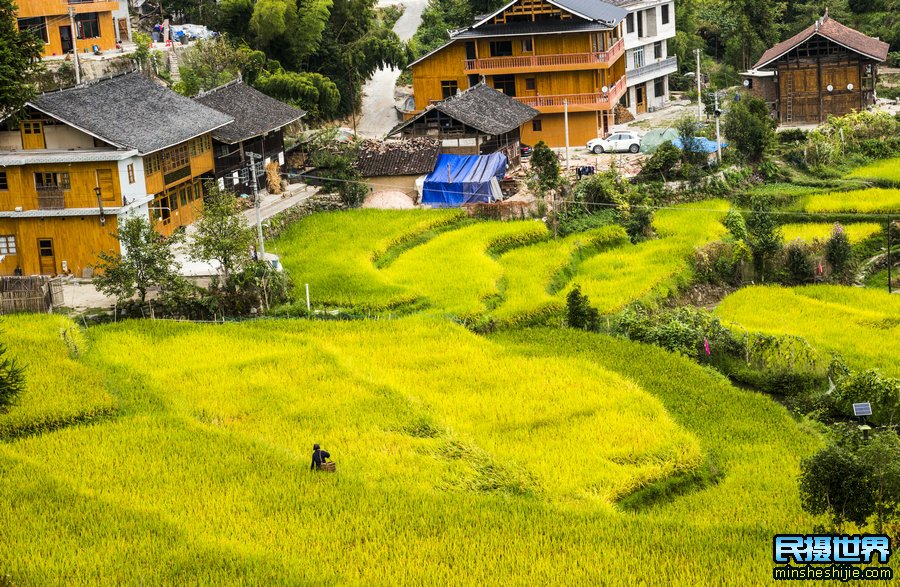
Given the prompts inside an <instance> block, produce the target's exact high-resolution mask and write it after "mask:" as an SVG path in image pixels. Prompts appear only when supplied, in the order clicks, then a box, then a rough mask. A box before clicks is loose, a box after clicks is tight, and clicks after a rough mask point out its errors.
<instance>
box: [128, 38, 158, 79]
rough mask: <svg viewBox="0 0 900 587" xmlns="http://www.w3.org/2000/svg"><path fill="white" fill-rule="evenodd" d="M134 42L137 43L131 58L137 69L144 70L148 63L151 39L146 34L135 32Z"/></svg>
mask: <svg viewBox="0 0 900 587" xmlns="http://www.w3.org/2000/svg"><path fill="white" fill-rule="evenodd" d="M134 44H135V45H137V49H135V50H134V53H132V54H131V60H132V61H134V64H135V65H136V66H137V68H138V70H139V71H144V70H145V69H146V68H147V66H149V65H150V47H152V46H153V39H151V38H150V35H148V34H145V33H139V32H135V33H134Z"/></svg>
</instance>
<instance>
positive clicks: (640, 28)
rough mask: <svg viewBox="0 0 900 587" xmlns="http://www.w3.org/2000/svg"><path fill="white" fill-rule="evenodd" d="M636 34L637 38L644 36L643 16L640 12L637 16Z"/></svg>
mask: <svg viewBox="0 0 900 587" xmlns="http://www.w3.org/2000/svg"><path fill="white" fill-rule="evenodd" d="M637 34H638V38H641V37H643V36H644V15H643V14H641V13H640V12H638V14H637Z"/></svg>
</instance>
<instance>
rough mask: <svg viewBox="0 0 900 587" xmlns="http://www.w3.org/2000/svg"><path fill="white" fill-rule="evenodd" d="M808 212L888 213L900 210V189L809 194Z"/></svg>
mask: <svg viewBox="0 0 900 587" xmlns="http://www.w3.org/2000/svg"><path fill="white" fill-rule="evenodd" d="M805 209H806V211H807V212H817V213H856V214H886V213H896V212H900V190H896V189H882V188H871V189H866V190H854V191H850V192H832V193H830V194H820V195H813V196H809V199H808V200H807V201H806V207H805Z"/></svg>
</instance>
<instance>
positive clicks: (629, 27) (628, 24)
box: [625, 12, 634, 33]
mask: <svg viewBox="0 0 900 587" xmlns="http://www.w3.org/2000/svg"><path fill="white" fill-rule="evenodd" d="M625 32H627V33H633V32H634V13H633V12H631V13H629V14H628V16H626V17H625Z"/></svg>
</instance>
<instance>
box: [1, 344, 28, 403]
mask: <svg viewBox="0 0 900 587" xmlns="http://www.w3.org/2000/svg"><path fill="white" fill-rule="evenodd" d="M24 390H25V368H24V367H22V366H21V365H20V364H19V363H18V361H16V360H15V359H11V358H9V357H7V356H6V345H4V344H2V343H0V414H3V413H5V412H7V411H8V410H9V408H11V407H12V406H14V405H15V404H16V401H17V400H18V398H19V395H21V393H22V392H23V391H24Z"/></svg>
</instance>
